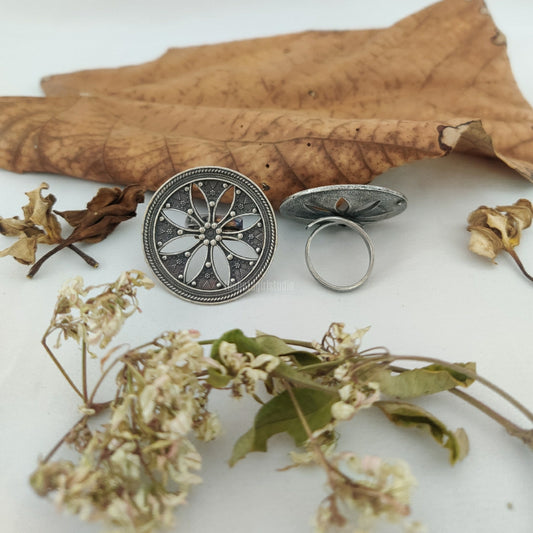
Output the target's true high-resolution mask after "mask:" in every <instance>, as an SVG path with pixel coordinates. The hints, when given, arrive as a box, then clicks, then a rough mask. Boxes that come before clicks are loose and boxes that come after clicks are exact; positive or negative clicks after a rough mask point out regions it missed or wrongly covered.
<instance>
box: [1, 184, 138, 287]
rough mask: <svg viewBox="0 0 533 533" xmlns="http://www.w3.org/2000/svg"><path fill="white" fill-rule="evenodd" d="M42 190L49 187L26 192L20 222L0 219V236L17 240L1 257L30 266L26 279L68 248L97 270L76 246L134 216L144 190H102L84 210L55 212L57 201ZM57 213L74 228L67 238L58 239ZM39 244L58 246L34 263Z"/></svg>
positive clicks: (135, 187)
mask: <svg viewBox="0 0 533 533" xmlns="http://www.w3.org/2000/svg"><path fill="white" fill-rule="evenodd" d="M44 189H48V184H47V183H44V182H43V183H41V185H40V186H39V187H37V188H36V189H34V190H33V191H30V192H27V193H26V196H28V198H29V203H28V204H27V205H25V206H23V207H22V212H23V214H24V219H23V220H21V219H19V218H18V217H13V218H2V217H0V233H2V235H6V236H8V237H18V241H16V242H15V243H14V244H12V245H11V246H9V247H8V248H6V249H5V250H2V251H0V257H5V256H7V255H11V256H12V257H13V258H14V259H16V260H17V261H18V262H19V263H22V264H24V265H33V267H32V268H31V269H30V271H29V273H28V277H29V278H32V277H33V276H34V275H35V274H36V273H37V272H38V270H39V269H40V267H41V266H42V264H43V263H44V262H45V261H46V260H47V259H49V258H50V257H51V256H52V255H54V254H55V253H57V252H59V251H60V250H62V249H63V248H70V249H71V250H73V251H74V252H76V253H77V254H78V255H79V256H80V257H82V258H83V259H84V260H85V261H86V262H87V263H88V264H89V265H91V266H93V267H97V266H98V263H97V262H96V261H95V260H94V259H93V258H92V257H90V256H88V255H87V254H85V253H84V252H82V251H81V250H80V249H79V248H77V247H76V246H75V243H78V242H89V243H95V242H100V241H101V240H103V239H105V238H106V237H107V236H108V235H109V234H110V233H111V232H112V231H113V230H114V229H115V228H116V227H117V226H118V225H119V224H120V223H121V222H123V221H124V220H128V219H129V218H132V217H134V216H135V211H136V208H137V204H138V203H140V202H143V200H144V188H143V187H141V186H139V185H130V186H128V187H126V188H124V189H123V190H121V189H119V188H117V187H114V188H106V187H102V188H100V189H99V190H98V192H97V193H96V196H95V197H94V198H93V199H92V200H91V201H90V202H89V203H88V204H87V209H84V210H81V211H64V212H60V211H55V212H54V211H53V210H52V208H53V206H54V204H55V202H56V198H55V196H53V195H52V194H48V195H46V196H43V194H42V191H43V190H44ZM54 213H55V214H54ZM56 214H58V215H60V216H62V217H63V218H65V220H67V222H68V223H69V224H70V225H71V226H73V227H74V231H73V232H72V233H71V234H70V235H69V236H68V237H67V238H66V239H64V238H63V237H62V236H61V224H60V223H59V220H58V219H57V217H56ZM39 243H43V244H56V245H57V246H56V247H55V248H53V249H52V250H50V251H49V252H48V253H46V254H45V255H44V256H42V257H41V258H40V259H39V261H37V262H35V259H36V258H35V254H36V251H37V245H38V244H39Z"/></svg>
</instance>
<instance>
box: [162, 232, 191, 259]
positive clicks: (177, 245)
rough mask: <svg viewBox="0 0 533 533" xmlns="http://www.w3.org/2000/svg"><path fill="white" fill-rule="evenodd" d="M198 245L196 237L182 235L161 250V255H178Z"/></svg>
mask: <svg viewBox="0 0 533 533" xmlns="http://www.w3.org/2000/svg"><path fill="white" fill-rule="evenodd" d="M197 244H198V239H197V238H196V237H194V235H180V236H179V237H174V238H173V239H170V240H169V241H168V242H166V243H165V244H164V245H163V246H162V247H161V248H159V253H160V254H166V255H176V254H181V253H183V252H186V251H187V250H190V249H191V248H193V247H194V246H195V245H197Z"/></svg>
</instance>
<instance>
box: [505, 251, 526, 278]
mask: <svg viewBox="0 0 533 533" xmlns="http://www.w3.org/2000/svg"><path fill="white" fill-rule="evenodd" d="M505 251H506V252H507V253H508V254H509V255H510V256H511V257H512V258H513V259H514V260H515V263H516V264H517V265H518V268H519V269H520V270H521V271H522V274H524V276H525V277H526V278H527V279H528V280H529V281H533V276H531V274H529V272H528V271H527V270H526V268H525V267H524V265H523V263H522V261H521V260H520V258H519V257H518V254H517V253H516V252H515V251H514V248H510V249H507V248H506V249H505Z"/></svg>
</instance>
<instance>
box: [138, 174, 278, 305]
mask: <svg viewBox="0 0 533 533" xmlns="http://www.w3.org/2000/svg"><path fill="white" fill-rule="evenodd" d="M276 233H277V232H276V220H275V217H274V212H273V210H272V206H271V205H270V203H269V201H268V200H267V198H266V196H265V195H264V194H263V192H262V191H261V189H260V188H259V187H258V186H257V185H256V184H255V183H253V182H252V181H251V180H249V179H248V178H247V177H246V176H243V175H242V174H240V173H238V172H235V171H234V170H230V169H227V168H222V167H197V168H192V169H190V170H186V171H184V172H181V173H179V174H176V175H175V176H174V177H172V178H170V179H169V180H168V181H167V182H166V183H164V184H163V185H162V186H161V187H160V188H159V189H158V190H157V191H156V192H155V194H154V196H153V197H152V199H151V201H150V203H149V204H148V207H147V209H146V214H145V217H144V223H143V245H144V253H145V256H146V260H147V262H148V264H149V265H150V267H151V269H152V270H153V272H154V273H155V275H156V276H157V277H158V278H159V280H160V281H161V282H162V283H163V284H164V285H165V286H166V287H167V288H168V289H169V290H170V291H172V292H173V293H174V294H175V295H176V296H179V297H180V298H183V299H184V300H189V301H192V302H196V303H201V304H216V303H222V302H227V301H230V300H234V299H235V298H238V297H240V296H242V295H243V294H245V293H246V292H248V291H249V290H250V289H252V288H253V287H254V286H255V285H256V284H257V283H258V282H259V280H260V279H261V278H262V277H263V275H264V274H265V272H266V270H267V268H268V266H269V265H270V262H271V260H272V257H273V255H274V249H275V247H276Z"/></svg>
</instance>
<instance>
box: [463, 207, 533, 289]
mask: <svg viewBox="0 0 533 533" xmlns="http://www.w3.org/2000/svg"><path fill="white" fill-rule="evenodd" d="M532 219H533V205H532V204H531V202H530V201H529V200H526V199H524V198H522V199H520V200H518V201H517V202H516V203H514V204H513V205H504V206H498V207H496V208H492V207H487V206H484V205H482V206H481V207H478V208H477V209H476V210H475V211H473V212H472V213H470V215H469V217H468V227H467V229H468V231H469V232H470V233H471V235H470V243H469V245H468V248H469V250H470V251H472V252H474V253H475V254H478V255H481V256H483V257H487V258H488V259H490V260H491V261H492V262H494V259H495V258H496V256H497V255H498V254H499V253H500V252H501V251H502V250H504V251H505V252H507V253H508V254H510V255H511V257H512V258H513V259H514V260H515V261H516V263H517V265H518V266H519V267H520V270H521V271H522V273H523V274H524V275H525V276H526V277H527V278H528V279H530V280H532V281H533V278H531V276H530V275H529V274H528V273H527V272H526V270H525V268H524V266H523V265H522V262H521V261H520V259H519V258H518V256H517V254H516V252H515V250H514V248H515V247H516V246H518V244H520V238H521V236H522V230H523V229H525V228H528V227H529V226H531V221H532Z"/></svg>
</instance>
